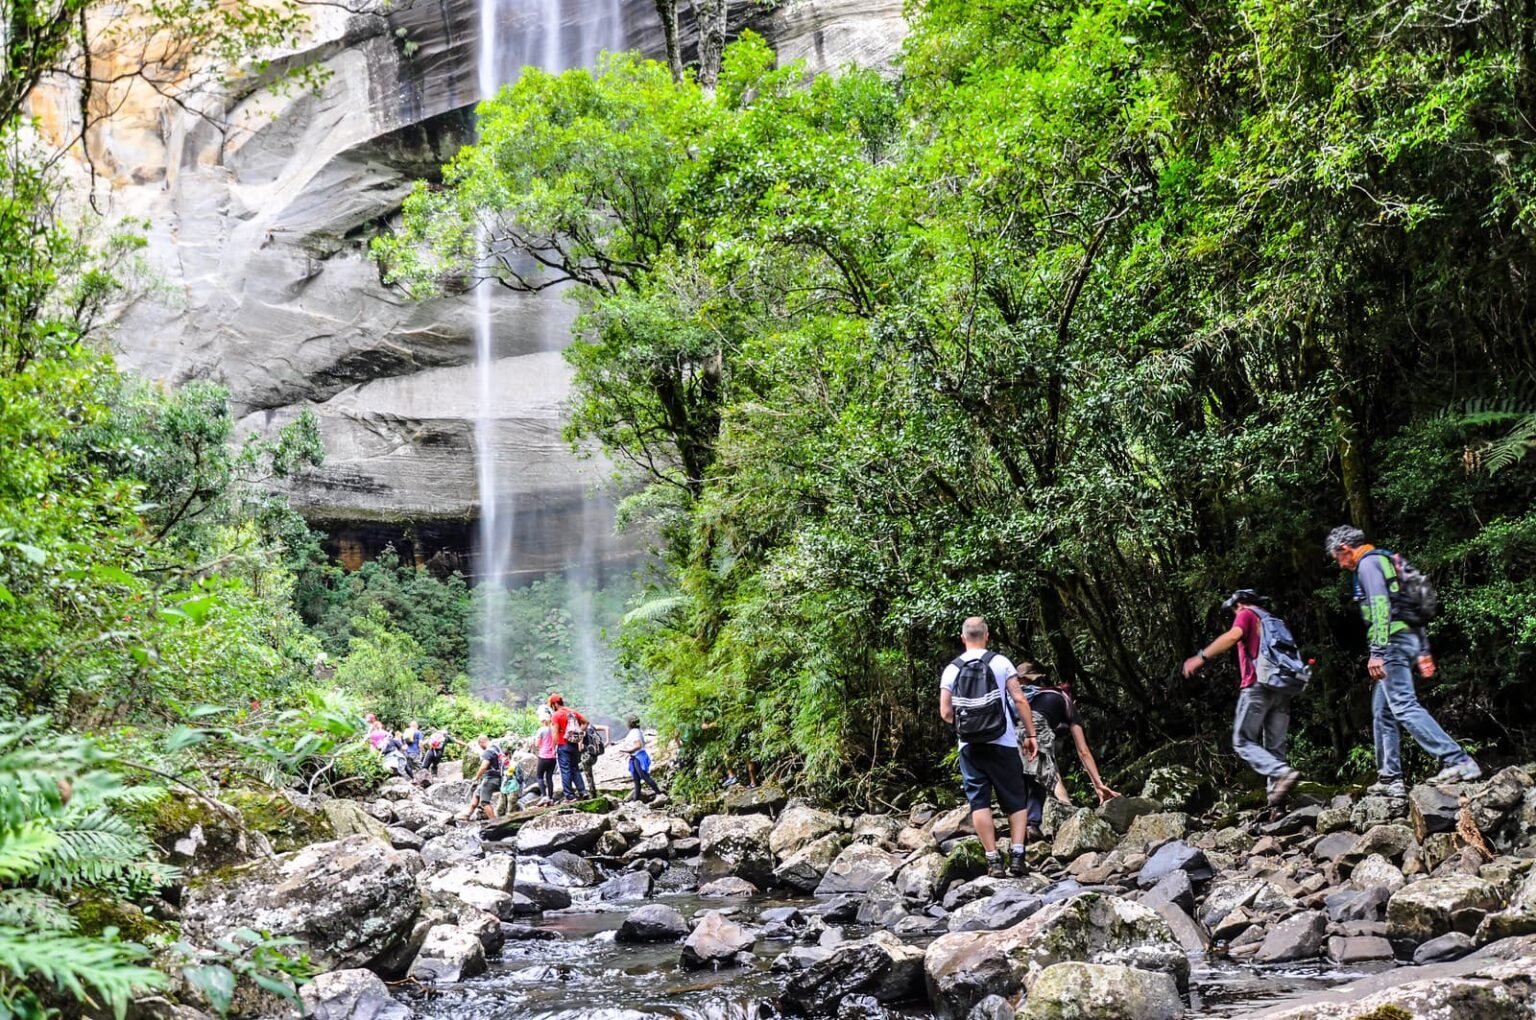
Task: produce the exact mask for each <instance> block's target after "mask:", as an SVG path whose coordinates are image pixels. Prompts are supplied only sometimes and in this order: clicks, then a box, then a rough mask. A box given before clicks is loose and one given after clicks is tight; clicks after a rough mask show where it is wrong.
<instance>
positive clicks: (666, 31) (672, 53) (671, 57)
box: [656, 0, 683, 82]
mask: <svg viewBox="0 0 1536 1020" xmlns="http://www.w3.org/2000/svg"><path fill="white" fill-rule="evenodd" d="M656 16H657V17H659V18H660V19H661V34H662V35H663V36H665V37H666V40H667V66H668V67H670V68H671V69H672V80H673V81H674V82H678V81H682V80H683V51H682V48H681V47H680V46H679V45H678V42H677V0H656Z"/></svg>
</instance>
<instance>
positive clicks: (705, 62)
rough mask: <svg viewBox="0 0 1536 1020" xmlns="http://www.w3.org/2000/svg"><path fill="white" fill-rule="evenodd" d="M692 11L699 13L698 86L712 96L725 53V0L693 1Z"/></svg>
mask: <svg viewBox="0 0 1536 1020" xmlns="http://www.w3.org/2000/svg"><path fill="white" fill-rule="evenodd" d="M694 9H695V10H696V11H698V13H699V84H700V85H702V86H704V91H705V92H706V93H708V94H709V95H711V96H712V95H714V94H715V83H716V82H718V81H719V80H720V56H721V54H722V53H724V52H725V9H726V0H694Z"/></svg>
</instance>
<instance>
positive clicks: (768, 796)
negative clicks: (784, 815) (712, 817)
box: [723, 783, 789, 815]
mask: <svg viewBox="0 0 1536 1020" xmlns="http://www.w3.org/2000/svg"><path fill="white" fill-rule="evenodd" d="M788 801H789V798H788V797H786V796H784V791H783V790H781V789H779V788H778V787H777V786H774V785H773V784H772V783H765V784H763V785H762V786H733V787H731V789H729V790H727V791H726V794H725V802H724V805H723V806H724V808H725V813H726V814H728V815H776V814H778V813H779V812H780V811H782V810H784V805H785V804H786V803H788Z"/></svg>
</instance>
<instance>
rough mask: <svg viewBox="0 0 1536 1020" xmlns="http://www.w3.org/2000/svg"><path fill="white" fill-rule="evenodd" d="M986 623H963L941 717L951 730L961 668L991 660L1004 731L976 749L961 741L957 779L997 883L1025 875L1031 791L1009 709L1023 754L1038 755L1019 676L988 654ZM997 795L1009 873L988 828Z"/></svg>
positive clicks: (944, 681)
mask: <svg viewBox="0 0 1536 1020" xmlns="http://www.w3.org/2000/svg"><path fill="white" fill-rule="evenodd" d="M988 636H989V635H988V631H987V621H986V620H983V619H982V618H981V617H979V616H973V617H971V618H970V619H969V620H966V621H965V624H964V625H963V626H962V628H961V630H960V639H961V641H963V642H964V643H965V651H964V652H962V653H961V655H960V657H959V658H958V659H956V660H955V661H954V662H951V663H950V664H949V665H948V666H946V667H945V668H944V672H943V673H942V674H941V675H940V677H939V715H941V716H942V717H943V718H944V721H945V722H947V723H950V724H951V725H953V724H954V722H955V704H954V690H955V681H956V679H957V678H958V677H959V676H960V664H961V663H963V662H969V661H972V660H975V659H980V658H983V657H990V658H989V659H988V661H987V663H986V664H987V666H989V667H990V668H991V670H992V676H993V677H994V679H995V680H996V681H997V687H998V691H999V692H1000V693H1001V695H1002V699H1003V703H1002V706H1001V707H1002V709H1003V722H1004V729H1003V733H1002V735H1001V736H999V737H997V738H995V739H993V740H990V741H982V742H978V743H967V742H966V741H964V740H961V741H960V777H961V781H962V786H963V788H964V790H965V799H966V802H967V803H969V804H970V806H971V824H972V825H973V826H975V828H976V838H977V839H979V840H981V848H982V849H983V850H985V851H986V854H987V870H988V872H990V873H991V874H992V875H994V876H997V877H1001V876H1003V875H1004V874H1006V873H1007V871H1011V872H1012V873H1013V874H1015V875H1022V874H1023V873H1024V840H1025V833H1026V832H1027V830H1028V826H1029V812H1028V808H1029V791H1028V787H1027V785H1026V783H1025V779H1024V765H1023V762H1022V761H1021V760H1020V758H1019V739H1018V734H1017V733H1016V732H1015V730H1014V721H1013V719H1014V714H1015V713H1013V712H1009V711H1008V705H1009V704H1010V703H1011V704H1012V705H1013V706H1014V709H1015V710H1016V714H1017V716H1018V719H1019V720H1020V722H1021V723H1022V724H1023V726H1024V732H1025V733H1026V734H1027V735H1026V736H1025V738H1024V745H1023V746H1024V754H1025V755H1026V756H1027V757H1029V758H1033V757H1034V756H1035V755H1036V754H1037V753H1038V752H1039V744H1038V743H1037V742H1036V740H1035V717H1034V715H1033V713H1031V712H1030V710H1029V701H1028V700H1027V699H1026V698H1025V697H1024V689H1023V687H1021V686H1020V685H1019V680H1018V673H1017V671H1016V670H1015V669H1014V667H1013V663H1011V662H1009V661H1008V659H1007V658H1006V657H1005V656H1002V655H995V654H992V653H990V652H988V651H987V638H988ZM994 790H996V791H997V803H998V806H999V807H1001V808H1002V809H1003V813H1004V814H1006V815H1007V816H1008V832H1009V835H1010V836H1011V837H1012V839H1013V846H1012V848H1011V849H1012V852H1011V853H1010V855H1009V862H1008V869H1007V871H1005V870H1004V867H1003V860H1002V855H1001V854H1000V853H998V850H997V829H996V827H995V826H994V825H993V824H992V792H993V791H994Z"/></svg>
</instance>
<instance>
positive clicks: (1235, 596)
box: [1221, 588, 1269, 609]
mask: <svg viewBox="0 0 1536 1020" xmlns="http://www.w3.org/2000/svg"><path fill="white" fill-rule="evenodd" d="M1268 601H1269V600H1268V599H1266V598H1265V597H1264V596H1263V595H1260V594H1259V593H1258V592H1256V591H1254V590H1253V589H1252V588H1239V589H1237V591H1235V592H1233V593H1232V594H1231V595H1228V596H1227V600H1226V601H1225V602H1223V603H1222V604H1221V608H1223V609H1233V608H1236V607H1237V606H1238V605H1239V604H1242V605H1248V606H1257V605H1260V604H1261V603H1264V602H1268Z"/></svg>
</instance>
